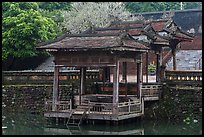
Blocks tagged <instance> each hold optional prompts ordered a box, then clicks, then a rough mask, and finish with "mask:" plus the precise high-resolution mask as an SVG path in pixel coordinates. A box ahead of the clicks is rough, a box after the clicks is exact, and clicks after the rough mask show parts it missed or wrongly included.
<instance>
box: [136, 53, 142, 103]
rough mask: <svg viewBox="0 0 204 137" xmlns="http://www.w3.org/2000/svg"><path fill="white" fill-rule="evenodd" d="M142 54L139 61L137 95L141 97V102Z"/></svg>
mask: <svg viewBox="0 0 204 137" xmlns="http://www.w3.org/2000/svg"><path fill="white" fill-rule="evenodd" d="M142 77H143V76H142V56H141V57H140V60H139V61H137V95H138V97H139V99H140V102H142V90H141V88H142V81H143V80H142Z"/></svg>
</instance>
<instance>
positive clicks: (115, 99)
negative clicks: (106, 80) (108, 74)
mask: <svg viewBox="0 0 204 137" xmlns="http://www.w3.org/2000/svg"><path fill="white" fill-rule="evenodd" d="M118 97H119V61H118V60H117V59H116V67H114V69H113V114H115V115H117V114H118V103H119V99H118Z"/></svg>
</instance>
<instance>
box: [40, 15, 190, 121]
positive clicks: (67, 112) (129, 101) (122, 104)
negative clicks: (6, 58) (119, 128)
mask: <svg viewBox="0 0 204 137" xmlns="http://www.w3.org/2000/svg"><path fill="white" fill-rule="evenodd" d="M182 41H192V35H190V34H187V33H185V32H183V31H182V30H181V29H180V28H179V27H178V26H176V24H175V22H174V21H173V20H172V19H168V20H157V21H131V22H115V23H112V24H111V25H110V26H109V27H107V28H94V27H91V28H90V29H88V30H87V31H85V32H83V33H81V34H65V35H63V36H61V37H59V38H57V39H56V40H54V41H50V42H46V43H42V44H41V45H40V47H38V49H40V50H45V51H48V52H49V53H51V54H52V55H53V56H54V63H55V65H54V68H55V69H54V84H53V100H52V101H50V102H46V103H47V105H46V106H47V107H48V109H47V112H45V116H46V117H55V118H68V122H67V123H68V124H69V123H70V120H72V121H74V120H73V119H78V120H79V122H78V124H80V123H81V121H82V119H83V118H86V119H88V120H90V119H91V120H112V121H120V120H124V119H129V118H135V117H138V116H142V115H143V114H144V98H143V96H142V85H143V83H142V81H143V80H142V54H143V53H145V52H146V53H147V54H146V55H147V56H146V66H147V65H148V60H147V57H148V50H153V51H154V52H155V54H156V55H157V73H156V76H157V82H161V75H159V72H161V70H160V67H161V66H162V65H163V64H162V49H163V47H170V48H171V49H172V54H173V59H174V64H173V65H175V64H176V63H175V50H176V48H177V45H178V43H180V42H182ZM120 62H122V64H123V65H122V81H123V83H124V85H127V62H132V63H135V64H136V68H137V70H136V72H137V73H136V76H135V77H137V78H136V81H135V82H134V84H135V88H136V89H135V90H134V94H131V95H129V93H128V91H127V86H125V87H126V88H125V94H124V95H125V96H124V95H120V94H119V93H120V92H119V90H120V89H121V87H120V83H121V81H120V80H119V70H120V65H119V63H120ZM61 67H77V68H79V69H80V89H79V93H78V94H79V101H78V103H77V108H72V103H73V102H72V101H71V100H69V101H61V100H60V98H59V73H60V71H59V70H60V68H61ZM87 67H98V68H101V67H102V68H103V69H104V72H105V74H104V76H105V79H104V78H103V84H104V82H105V81H107V80H108V81H109V82H110V81H111V80H110V68H111V69H112V70H113V71H112V72H113V80H112V90H111V91H112V95H106V94H89V93H87V92H86V70H87ZM174 69H176V68H175V66H174ZM146 70H147V69H146ZM146 74H147V73H146ZM147 81H148V78H147ZM94 93H96V92H94ZM74 117H75V118H74Z"/></svg>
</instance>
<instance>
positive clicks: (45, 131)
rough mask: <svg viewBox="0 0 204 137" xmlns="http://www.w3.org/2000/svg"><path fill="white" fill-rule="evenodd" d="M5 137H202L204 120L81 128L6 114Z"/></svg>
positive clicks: (23, 115) (3, 117)
mask: <svg viewBox="0 0 204 137" xmlns="http://www.w3.org/2000/svg"><path fill="white" fill-rule="evenodd" d="M2 134H3V135H201V134H202V121H199V120H194V121H190V122H189V123H184V122H181V123H176V124H175V123H173V122H170V121H155V120H154V121H153V120H143V121H142V122H134V123H133V122H132V123H129V124H123V125H119V126H113V125H107V124H95V125H92V124H88V125H86V124H83V125H81V126H80V127H67V126H66V125H65V124H63V123H61V124H59V125H56V124H55V123H51V122H49V121H47V120H46V119H45V118H44V117H43V115H37V114H21V113H17V114H14V113H5V112H2Z"/></svg>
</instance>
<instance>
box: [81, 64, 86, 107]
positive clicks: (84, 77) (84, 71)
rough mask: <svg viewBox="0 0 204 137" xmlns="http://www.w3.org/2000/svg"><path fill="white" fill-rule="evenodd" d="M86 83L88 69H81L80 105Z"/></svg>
mask: <svg viewBox="0 0 204 137" xmlns="http://www.w3.org/2000/svg"><path fill="white" fill-rule="evenodd" d="M85 81H86V67H81V68H80V92H79V105H81V103H82V95H84V94H85Z"/></svg>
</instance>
